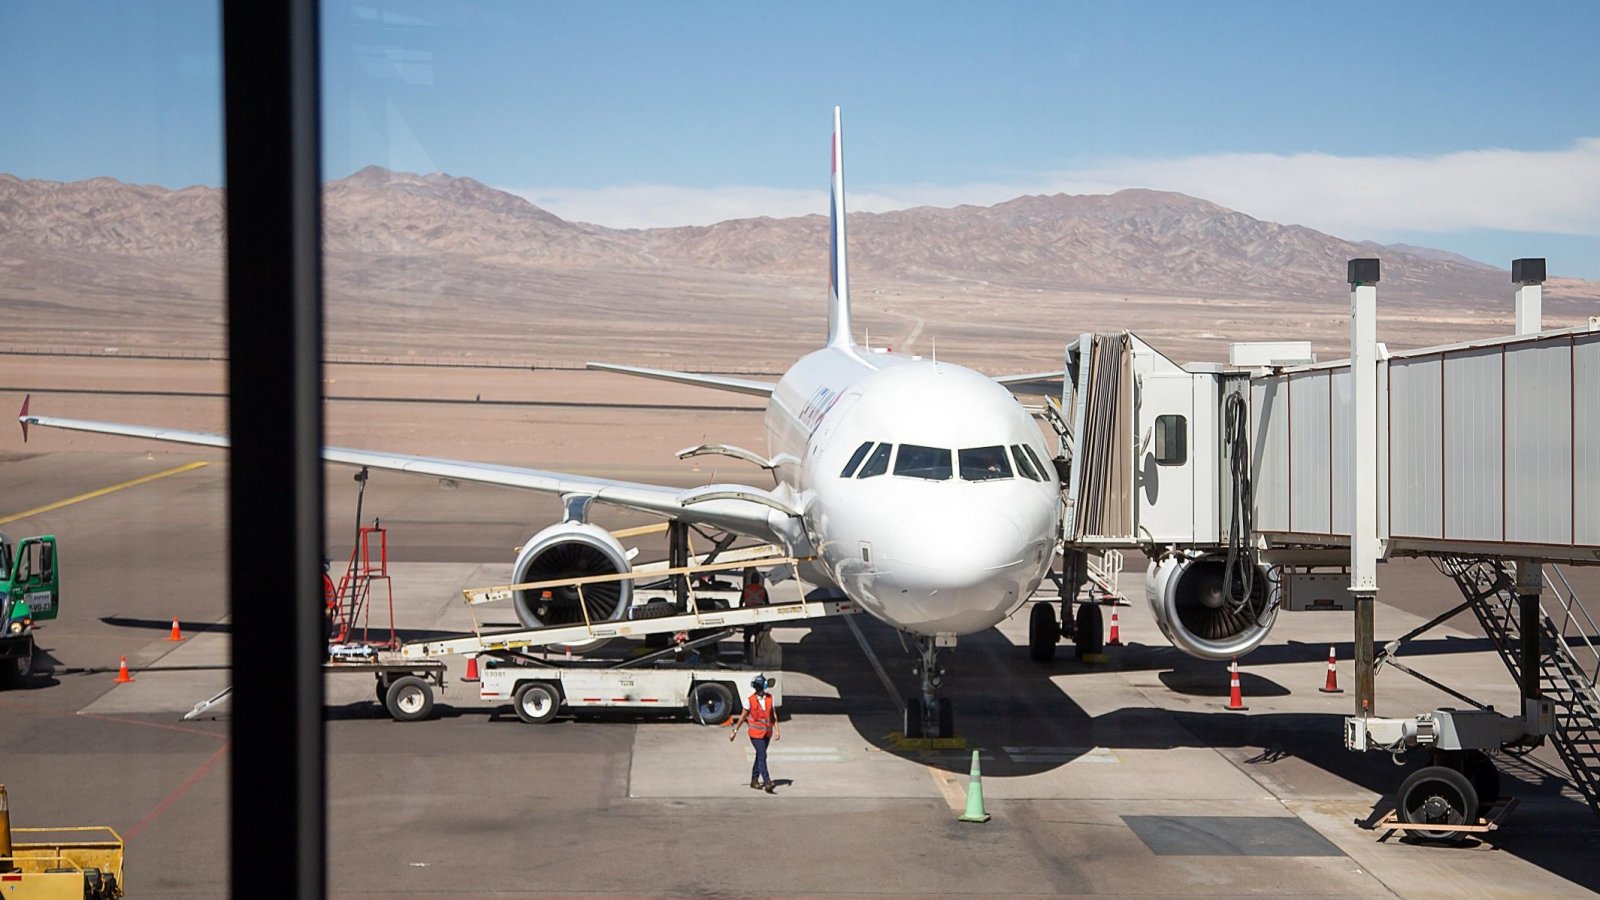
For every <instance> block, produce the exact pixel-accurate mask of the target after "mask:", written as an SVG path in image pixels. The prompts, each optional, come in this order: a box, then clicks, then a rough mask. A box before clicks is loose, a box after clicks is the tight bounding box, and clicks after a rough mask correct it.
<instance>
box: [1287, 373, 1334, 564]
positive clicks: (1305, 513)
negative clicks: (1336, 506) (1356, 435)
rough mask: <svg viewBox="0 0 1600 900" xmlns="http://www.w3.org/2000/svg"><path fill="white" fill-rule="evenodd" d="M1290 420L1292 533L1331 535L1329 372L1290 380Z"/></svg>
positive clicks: (1291, 377) (1290, 528)
mask: <svg viewBox="0 0 1600 900" xmlns="http://www.w3.org/2000/svg"><path fill="white" fill-rule="evenodd" d="M1289 419H1290V421H1289V530H1290V531H1295V532H1299V533H1302V534H1327V533H1328V530H1329V528H1331V527H1332V521H1333V511H1332V508H1331V507H1330V501H1331V499H1332V498H1331V483H1332V482H1331V479H1332V474H1333V473H1332V468H1333V466H1332V463H1333V456H1332V450H1331V448H1330V447H1329V444H1328V373H1327V372H1306V373H1303V374H1299V375H1291V376H1290V377H1289Z"/></svg>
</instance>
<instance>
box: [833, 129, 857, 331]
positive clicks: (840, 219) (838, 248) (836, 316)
mask: <svg viewBox="0 0 1600 900" xmlns="http://www.w3.org/2000/svg"><path fill="white" fill-rule="evenodd" d="M828 241H829V253H828V346H830V347H849V346H852V345H853V344H854V343H855V342H854V341H853V340H852V339H851V337H850V275H849V270H848V266H846V264H845V241H844V137H843V132H842V131H841V129H840V126H839V107H837V106H835V107H834V108H833V185H832V189H831V191H830V194H829V202H828Z"/></svg>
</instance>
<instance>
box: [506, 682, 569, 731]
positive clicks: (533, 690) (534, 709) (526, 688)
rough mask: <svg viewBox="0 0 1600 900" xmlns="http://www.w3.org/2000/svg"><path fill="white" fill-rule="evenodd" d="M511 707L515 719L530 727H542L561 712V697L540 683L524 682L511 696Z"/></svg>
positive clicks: (554, 690)
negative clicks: (514, 711)
mask: <svg viewBox="0 0 1600 900" xmlns="http://www.w3.org/2000/svg"><path fill="white" fill-rule="evenodd" d="M511 705H512V707H513V708H514V709H516V711H517V718H519V719H521V720H522V721H524V722H527V723H528V724H530V725H543V724H544V723H546V722H548V721H550V720H551V719H554V718H555V717H556V713H558V712H560V711H561V695H560V694H559V693H558V692H557V691H556V689H555V688H554V687H553V686H551V685H548V684H546V683H544V682H542V681H525V682H523V683H522V684H521V685H520V686H519V687H518V688H517V692H516V693H515V694H514V695H512V698H511Z"/></svg>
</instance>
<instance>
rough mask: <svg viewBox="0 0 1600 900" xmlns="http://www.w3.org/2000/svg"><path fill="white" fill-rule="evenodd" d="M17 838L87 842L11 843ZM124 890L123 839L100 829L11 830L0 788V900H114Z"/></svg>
mask: <svg viewBox="0 0 1600 900" xmlns="http://www.w3.org/2000/svg"><path fill="white" fill-rule="evenodd" d="M19 835H40V836H45V835H49V836H52V837H55V836H66V835H72V836H73V837H83V838H85V839H84V840H39V841H26V842H24V841H16V840H14V837H15V836H19ZM122 888H123V882H122V836H121V835H119V834H117V833H116V832H115V831H113V830H112V829H110V828H105V827H102V826H85V827H75V828H12V827H11V805H10V800H9V799H8V798H7V796H6V787H5V785H3V784H0V898H4V900H117V898H119V897H121V896H122Z"/></svg>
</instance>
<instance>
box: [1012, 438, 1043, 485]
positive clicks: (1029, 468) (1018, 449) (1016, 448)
mask: <svg viewBox="0 0 1600 900" xmlns="http://www.w3.org/2000/svg"><path fill="white" fill-rule="evenodd" d="M1011 455H1012V456H1014V457H1016V460H1017V471H1018V472H1021V473H1022V477H1023V478H1026V479H1028V480H1029V481H1043V480H1044V476H1043V475H1042V474H1040V473H1039V471H1038V470H1037V469H1035V468H1034V467H1033V461H1032V460H1030V459H1028V454H1026V453H1023V452H1022V445H1021V444H1012V445H1011Z"/></svg>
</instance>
